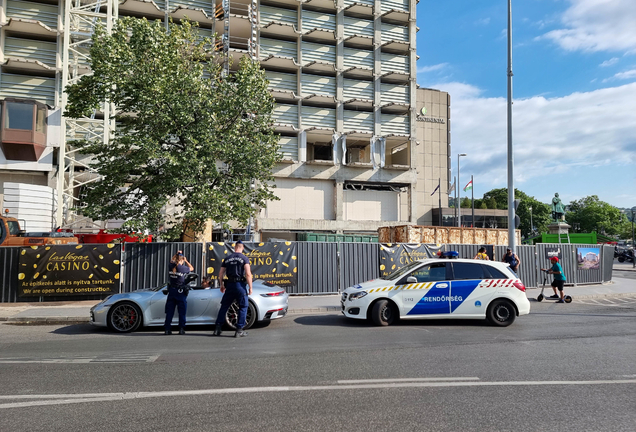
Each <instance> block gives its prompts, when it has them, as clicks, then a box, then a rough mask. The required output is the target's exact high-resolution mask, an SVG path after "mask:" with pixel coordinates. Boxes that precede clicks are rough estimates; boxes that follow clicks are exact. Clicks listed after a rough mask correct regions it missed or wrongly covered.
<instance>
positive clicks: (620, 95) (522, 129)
mask: <svg viewBox="0 0 636 432" xmlns="http://www.w3.org/2000/svg"><path fill="white" fill-rule="evenodd" d="M507 5H508V2H507V0H445V1H439V0H421V1H420V3H419V4H418V9H417V25H418V26H419V27H420V31H419V32H418V34H417V53H418V55H419V56H420V59H419V60H418V63H417V65H418V74H417V81H418V84H419V85H420V86H422V87H428V88H436V89H439V90H443V91H448V92H449V93H450V95H451V126H452V130H451V136H452V140H451V142H452V155H451V161H452V163H453V175H456V172H457V170H456V166H455V165H456V163H457V153H467V154H468V156H467V157H463V158H462V159H461V176H462V178H461V183H462V188H463V187H464V185H465V184H466V183H467V182H468V180H469V179H470V175H471V174H472V175H474V177H475V197H481V196H482V195H483V193H484V192H487V191H489V190H491V189H493V188H500V187H506V181H507V180H506V179H507V171H506V91H507V90H506V89H507V87H506V86H507V81H506V67H507V58H506V48H507V35H506V28H507ZM512 12H513V72H514V79H513V98H514V105H513V143H514V147H515V187H516V188H517V189H520V190H522V191H524V192H525V193H527V194H529V195H531V196H534V197H535V198H536V199H538V200H540V201H543V202H545V203H549V202H550V200H551V197H552V196H554V193H555V192H558V193H559V195H560V196H561V199H562V200H563V202H564V203H566V204H567V203H569V202H570V201H572V200H577V199H579V198H582V197H585V196H588V195H598V196H599V198H600V199H601V200H603V201H606V202H608V203H610V204H612V205H615V206H617V207H632V206H636V0H513V5H512Z"/></svg>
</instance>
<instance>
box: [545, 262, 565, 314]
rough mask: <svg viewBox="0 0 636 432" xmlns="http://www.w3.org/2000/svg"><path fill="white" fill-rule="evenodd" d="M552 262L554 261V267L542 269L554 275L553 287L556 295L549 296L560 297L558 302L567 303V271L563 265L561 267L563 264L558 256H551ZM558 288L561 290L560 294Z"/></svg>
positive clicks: (552, 297)
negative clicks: (565, 287) (564, 291)
mask: <svg viewBox="0 0 636 432" xmlns="http://www.w3.org/2000/svg"><path fill="white" fill-rule="evenodd" d="M550 263H552V267H551V268H550V269H543V268H542V269H541V271H544V272H547V273H548V274H551V275H554V280H553V281H552V289H553V290H554V295H553V296H550V297H548V298H551V299H558V301H557V303H565V299H564V294H563V285H564V284H565V282H566V280H567V279H566V277H565V273H564V272H563V267H561V264H559V258H557V257H552V258H550ZM557 289H558V290H559V293H558V294H557Z"/></svg>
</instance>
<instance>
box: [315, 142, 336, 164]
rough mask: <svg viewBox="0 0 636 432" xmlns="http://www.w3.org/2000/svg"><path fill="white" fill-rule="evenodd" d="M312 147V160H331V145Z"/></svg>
mask: <svg viewBox="0 0 636 432" xmlns="http://www.w3.org/2000/svg"><path fill="white" fill-rule="evenodd" d="M312 147H313V150H314V155H313V156H314V157H313V160H320V161H332V160H333V148H332V147H331V145H319V144H314V145H313V146H312Z"/></svg>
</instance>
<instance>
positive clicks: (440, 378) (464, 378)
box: [337, 377, 479, 384]
mask: <svg viewBox="0 0 636 432" xmlns="http://www.w3.org/2000/svg"><path fill="white" fill-rule="evenodd" d="M435 381H479V378H478V377H449V378H443V377H436V378H385V379H363V380H338V381H337V382H338V384H371V383H394V382H435Z"/></svg>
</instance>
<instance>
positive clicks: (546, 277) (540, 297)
mask: <svg viewBox="0 0 636 432" xmlns="http://www.w3.org/2000/svg"><path fill="white" fill-rule="evenodd" d="M542 271H543V272H544V273H545V275H544V276H543V287H541V294H539V295H538V296H537V301H538V302H541V301H543V299H545V298H547V297H546V296H544V295H543V290H544V289H545V284H546V282H547V281H548V271H547V270H542ZM550 300H559V299H550ZM563 300H565V302H566V303H572V296H569V295H564V296H563Z"/></svg>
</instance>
